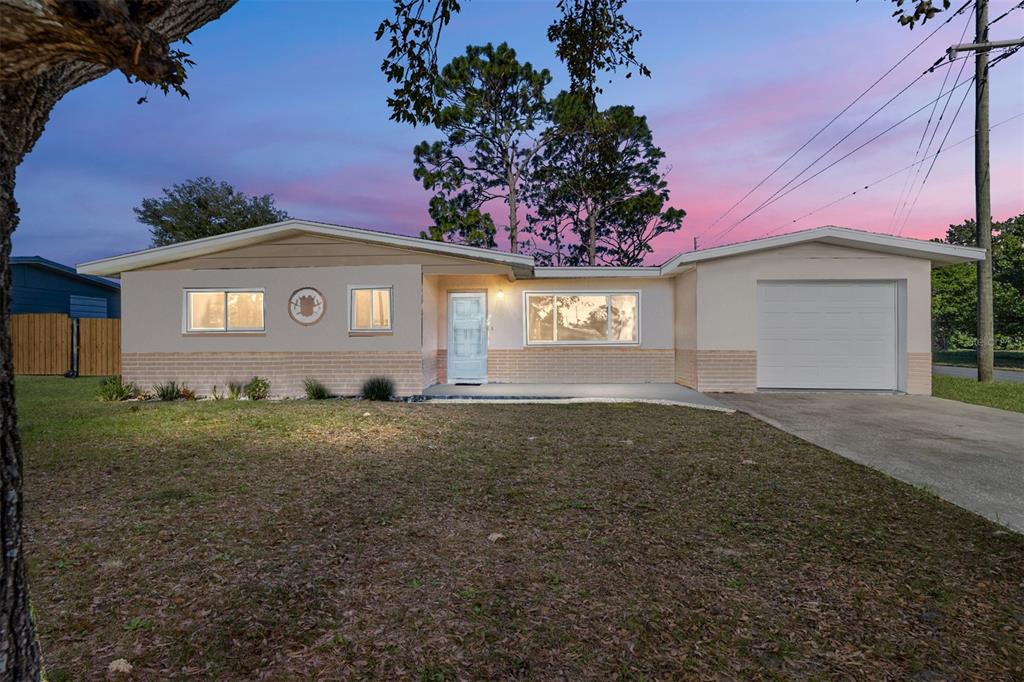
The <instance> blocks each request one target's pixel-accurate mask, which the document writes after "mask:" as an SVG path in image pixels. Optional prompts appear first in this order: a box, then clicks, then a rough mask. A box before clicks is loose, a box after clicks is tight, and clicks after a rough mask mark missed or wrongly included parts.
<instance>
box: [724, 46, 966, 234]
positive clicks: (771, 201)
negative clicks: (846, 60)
mask: <svg viewBox="0 0 1024 682" xmlns="http://www.w3.org/2000/svg"><path fill="white" fill-rule="evenodd" d="M950 63H951V64H952V62H950ZM918 78H920V76H918ZM973 80H974V78H973V76H972V77H971V78H970V79H968V80H965V81H961V82H960V83H957V84H956V85H955V86H953V88H951V89H950V90H949V92H952V91H953V90H959V89H960V88H961V87H963V86H964V85H966V84H968V83H970V82H971V81H973ZM916 81H917V79H915V82H916ZM949 92H943V93H942V94H941V95H939V97H938V98H936V99H934V100H931V101H929V102H928V103H926V104H925V105H924V106H922V107H921V108H919V109H917V110H915V111H913V112H912V113H910V114H908V115H907V116H905V117H903V118H901V119H900V120H899V121H897V122H896V123H893V124H892V125H891V126H889V127H888V128H886V129H885V130H883V131H882V132H880V133H878V134H877V135H875V136H874V137H872V138H870V139H869V140H868V141H867V142H864V143H863V144H861V145H860V146H858V147H856V148H854V149H853V151H850V152H848V153H846V154H844V155H843V156H841V157H839V158H838V159H836V160H835V161H833V162H832V163H830V164H829V165H827V166H825V167H824V168H822V169H821V170H819V171H818V172H816V173H814V174H813V175H811V176H810V177H807V178H805V179H804V180H802V181H801V182H799V183H798V184H796V185H794V186H793V187H789V186H790V185H791V184H792V183H793V182H795V181H796V180H797V179H798V178H799V177H800V176H802V175H803V174H804V173H806V172H807V171H808V170H810V169H811V167H812V166H814V165H815V164H816V163H817V162H818V161H819V160H821V158H822V157H823V156H825V155H824V154H822V155H821V156H819V157H818V158H817V159H815V160H814V161H813V162H811V163H810V164H809V165H807V166H806V167H805V168H804V169H803V170H801V171H800V172H799V173H797V174H796V175H795V176H794V177H793V178H791V179H790V181H789V182H787V183H786V184H785V185H783V186H782V187H780V188H779V189H778V190H776V191H775V193H774V194H772V195H771V196H770V197H768V198H767V199H765V200H764V201H762V202H761V203H760V204H759V205H758V206H757V207H756V208H754V210H752V211H750V212H749V213H747V214H746V215H745V216H743V217H742V218H740V219H739V220H737V221H736V222H735V223H733V224H732V225H730V226H729V227H728V228H726V230H725V231H724V232H721V233H720V234H718V235H717V236H716V237H715V240H716V241H717V240H721V239H722V238H723V237H725V236H726V235H727V234H729V232H731V231H732V230H733V229H735V228H736V227H739V226H740V225H742V224H743V223H745V222H746V221H747V220H749V219H750V218H751V217H753V216H754V215H755V214H757V213H758V212H760V211H762V210H763V209H765V208H767V207H768V206H771V205H772V204H774V203H775V202H776V201H778V200H779V199H782V198H783V197H785V196H787V195H789V194H790V193H792V192H794V191H796V190H797V189H799V188H801V187H803V186H804V185H806V184H807V183H808V182H810V181H811V180H813V179H814V178H816V177H818V176H819V175H821V174H822V173H824V172H825V171H827V170H828V169H830V168H832V167H833V166H835V165H836V164H837V163H839V162H841V161H843V160H845V159H847V158H849V157H850V156H852V155H853V154H855V153H857V152H858V151H860V150H861V149H863V148H864V147H866V146H868V145H869V144H871V143H872V142H874V141H875V140H877V139H878V138H880V137H882V136H883V135H885V134H886V133H888V132H889V131H891V130H892V129H893V128H896V127H897V126H899V125H902V124H903V123H905V122H906V121H908V120H910V119H911V118H913V117H914V116H916V115H917V114H919V113H921V112H922V111H924V110H925V109H927V108H928V107H929V106H931V105H932V103H934V102H935V101H937V100H938V99H941V98H943V97H945V96H946V95H948V94H949ZM889 101H890V102H891V101H892V100H889ZM888 104H889V103H888V102H886V104H884V105H882V107H880V108H879V109H877V110H876V111H875V112H874V113H872V114H871V116H869V117H868V119H866V120H865V121H864V122H863V123H861V124H860V125H858V126H857V128H860V127H861V126H863V125H864V123H866V122H867V121H868V120H870V119H871V118H873V117H874V116H876V115H877V114H878V113H879V112H880V111H881V110H882V108H884V107H885V106H887V105H888ZM854 130H856V128H855V129H854ZM852 132H853V131H851V134H852ZM848 137H849V134H848V135H846V136H844V137H843V140H845V139H846V138H848ZM843 140H840V142H842V141H843ZM836 146H838V143H837V144H836V145H832V147H830V148H829V150H828V151H827V152H825V154H827V153H828V152H831V151H832V150H833V149H835V148H836ZM787 187H788V188H789V189H786V188H787ZM783 190H785V191H783Z"/></svg>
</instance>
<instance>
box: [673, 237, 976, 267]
mask: <svg viewBox="0 0 1024 682" xmlns="http://www.w3.org/2000/svg"><path fill="white" fill-rule="evenodd" d="M807 242H817V243H820V244H834V245H836V246H847V247H852V248H856V249H861V250H863V251H877V252H879V253H888V254H892V255H896V256H909V257H911V258H924V259H927V260H930V261H931V262H932V263H933V264H938V265H951V264H953V263H967V262H972V261H980V260H984V259H985V250H984V249H978V248H975V247H973V246H958V245H956V244H945V243H942V242H929V241H925V240H923V239H910V238H909V237H895V236H893V235H888V234H879V233H878V232H867V231H865V230H854V229H852V228H849V227H836V226H835V225H827V226H825V227H815V228H812V229H809V230H800V231H798V232H789V233H787V234H782V235H779V236H777V237H765V238H763V239H754V240H751V241H747V242H737V243H736V244H727V245H725V246H715V247H713V248H710V249H703V250H701V251H687V252H685V253H680V254H679V255H677V256H675V257H673V258H670V259H669V260H667V261H665V262H664V263H662V265H661V274H662V275H671V274H674V272H675V271H677V270H679V268H681V267H683V266H686V265H689V264H691V263H699V262H701V261H707V260H713V259H717V258H728V257H729V256H739V255H742V254H746V253H755V252H757V251H767V250H769V249H778V248H780V247H783V246H793V245H795V244H805V243H807Z"/></svg>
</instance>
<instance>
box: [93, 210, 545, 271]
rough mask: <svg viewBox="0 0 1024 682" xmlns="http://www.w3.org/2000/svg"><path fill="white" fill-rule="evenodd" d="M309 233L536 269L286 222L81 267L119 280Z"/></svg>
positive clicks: (524, 262)
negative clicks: (144, 270)
mask: <svg viewBox="0 0 1024 682" xmlns="http://www.w3.org/2000/svg"><path fill="white" fill-rule="evenodd" d="M300 232H307V233H312V234H320V235H323V236H327V237H337V238H341V239H350V240H353V241H361V242H365V243H372V244H380V245H383V246H390V247H393V248H402V249H407V250H413V251H420V252H423V253H434V254H440V255H446V256H452V257H455V258H468V259H471V260H476V261H482V262H487V263H497V264H500V265H508V266H512V267H518V268H520V269H521V268H523V267H529V268H532V267H533V258H532V257H530V256H525V255H520V254H512V253H502V252H500V251H492V250H489V249H482V248H478V247H474V246H463V245H461V244H447V243H444V242H432V241H429V240H425V239H419V238H417V237H408V236H404V235H393V234H387V233H382V232H373V231H371V230H361V229H359V228H352V227H345V226H340V225H329V224H326V223H316V222H311V221H306V220H286V221H283V222H280V223H273V224H271V225H262V226H260V227H253V228H250V229H248V230H241V231H239V232H231V233H228V234H222V235H215V236H212V237H204V238H202V239H195V240H192V241H188V242H183V243H181V244H171V245H169V246H158V247H156V248H152V249H145V250H143V251H135V252H132V253H126V254H122V255H119V256H113V257H112V258H103V259H99V260H94V261H88V262H86V263H81V264H79V265H78V267H77V272H78V273H79V274H85V275H100V276H108V277H109V276H117V275H120V274H121V273H122V272H126V271H129V270H137V269H139V268H145V267H151V266H153V265H159V264H161V263H169V262H174V261H178V260H184V259H186V258H193V257H196V256H203V255H208V254H212V253H217V252H219V251H224V250H227V249H230V248H238V247H240V246H248V245H250V244H256V243H259V242H262V241H266V240H267V239H270V238H272V237H274V236H278V235H282V234H289V233H300Z"/></svg>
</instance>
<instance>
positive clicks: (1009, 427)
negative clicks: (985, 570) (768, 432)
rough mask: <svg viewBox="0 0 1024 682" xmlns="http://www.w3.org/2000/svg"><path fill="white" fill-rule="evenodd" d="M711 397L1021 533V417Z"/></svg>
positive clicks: (909, 402) (825, 396)
mask: <svg viewBox="0 0 1024 682" xmlns="http://www.w3.org/2000/svg"><path fill="white" fill-rule="evenodd" d="M714 397H715V399H716V400H718V401H719V402H721V403H723V404H726V405H729V406H730V407H734V408H736V409H737V410H741V411H743V412H747V413H749V414H751V415H752V416H754V417H757V418H759V419H761V420H762V421H765V422H768V423H769V424H771V425H772V426H775V427H777V428H780V429H782V430H783V431H787V432H789V433H791V434H793V435H795V436H798V437H800V438H803V439H804V440H807V441H810V442H811V443H814V444H815V445H819V446H821V447H823V448H826V449H828V450H831V451H832V452H835V453H837V454H839V455H842V456H843V457H846V458H848V459H852V460H853V461H855V462H860V463H861V464H866V465H867V466H870V467H873V468H875V469H878V470H879V471H884V472H885V473H887V474H889V475H891V476H893V477H895V478H898V479H900V480H902V481H906V482H907V483H912V484H914V485H919V486H924V487H926V488H927V489H928V490H930V491H932V492H934V493H935V494H936V495H938V496H940V497H942V498H944V499H946V500H949V501H950V502H953V503H954V504H958V505H960V506H961V507H964V508H965V509H969V510H971V511H973V512H976V513H978V514H981V515H982V516H985V517H987V518H989V519H992V520H993V521H996V522H998V523H1001V524H1003V525H1005V526H1008V527H1009V528H1012V529H1014V530H1016V531H1018V532H1021V533H1024V414H1020V413H1017V412H1007V411H1004V410H996V409H993V408H989V407H981V406H978V405H968V404H966V403H960V402H956V401H953V400H943V399H941V398H933V397H931V396H907V395H877V394H863V393H755V394H745V395H743V394H724V393H723V394H714Z"/></svg>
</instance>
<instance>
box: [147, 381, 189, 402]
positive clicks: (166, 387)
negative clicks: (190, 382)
mask: <svg viewBox="0 0 1024 682" xmlns="http://www.w3.org/2000/svg"><path fill="white" fill-rule="evenodd" d="M182 388H186V387H184V386H179V385H178V382H176V381H168V382H167V383H166V384H156V385H154V386H153V393H156V397H157V398H159V399H160V400H177V399H178V398H180V397H181V389H182Z"/></svg>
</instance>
